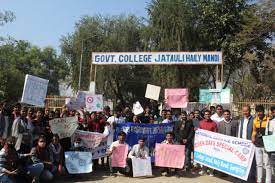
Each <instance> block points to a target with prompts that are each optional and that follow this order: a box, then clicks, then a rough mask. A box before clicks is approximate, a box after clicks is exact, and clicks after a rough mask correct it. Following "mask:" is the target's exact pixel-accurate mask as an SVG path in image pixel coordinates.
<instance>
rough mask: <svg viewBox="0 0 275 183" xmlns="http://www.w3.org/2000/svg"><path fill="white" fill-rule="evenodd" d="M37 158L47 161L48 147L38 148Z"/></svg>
mask: <svg viewBox="0 0 275 183" xmlns="http://www.w3.org/2000/svg"><path fill="white" fill-rule="evenodd" d="M36 155H37V158H38V159H40V160H41V161H47V149H46V147H39V146H37V147H36Z"/></svg>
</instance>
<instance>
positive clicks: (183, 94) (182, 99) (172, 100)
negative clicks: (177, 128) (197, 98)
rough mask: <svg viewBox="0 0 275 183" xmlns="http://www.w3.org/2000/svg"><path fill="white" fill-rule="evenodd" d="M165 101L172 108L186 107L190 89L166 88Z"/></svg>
mask: <svg viewBox="0 0 275 183" xmlns="http://www.w3.org/2000/svg"><path fill="white" fill-rule="evenodd" d="M164 93H165V103H166V105H167V106H168V107H170V108H186V107H187V104H188V96H189V94H188V89H186V88H175V89H165V90H164Z"/></svg>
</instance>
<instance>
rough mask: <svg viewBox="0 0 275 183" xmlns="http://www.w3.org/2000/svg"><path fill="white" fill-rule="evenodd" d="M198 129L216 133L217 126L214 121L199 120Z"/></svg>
mask: <svg viewBox="0 0 275 183" xmlns="http://www.w3.org/2000/svg"><path fill="white" fill-rule="evenodd" d="M199 128H200V129H203V130H207V131H211V132H217V131H218V127H217V124H216V123H215V122H214V121H212V120H211V119H209V120H206V119H203V120H201V121H200V124H199Z"/></svg>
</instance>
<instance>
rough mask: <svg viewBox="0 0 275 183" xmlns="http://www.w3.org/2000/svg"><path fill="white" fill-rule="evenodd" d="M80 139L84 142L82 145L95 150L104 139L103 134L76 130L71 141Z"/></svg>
mask: <svg viewBox="0 0 275 183" xmlns="http://www.w3.org/2000/svg"><path fill="white" fill-rule="evenodd" d="M77 138H80V139H81V141H82V145H83V146H84V147H87V148H95V147H97V146H98V145H99V144H100V143H101V141H102V140H103V138H104V135H103V134H102V133H97V132H89V131H82V130H76V131H75V133H74V135H73V136H72V138H71V140H72V142H74V140H75V139H77Z"/></svg>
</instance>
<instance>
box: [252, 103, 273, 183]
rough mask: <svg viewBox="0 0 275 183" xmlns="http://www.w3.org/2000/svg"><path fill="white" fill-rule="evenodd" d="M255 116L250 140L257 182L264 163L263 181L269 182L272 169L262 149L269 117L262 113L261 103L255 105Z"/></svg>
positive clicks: (260, 177)
mask: <svg viewBox="0 0 275 183" xmlns="http://www.w3.org/2000/svg"><path fill="white" fill-rule="evenodd" d="M256 113H257V117H256V118H255V119H254V121H253V130H252V142H253V143H254V145H255V146H256V154H255V155H256V164H257V182H262V179H263V165H265V170H266V177H265V182H266V183H271V177H272V170H271V164H270V157H269V155H268V153H267V152H266V151H265V149H264V143H263V136H264V135H267V134H266V126H267V124H268V123H269V117H267V116H266V115H265V114H264V107H263V106H262V105H258V106H256Z"/></svg>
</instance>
